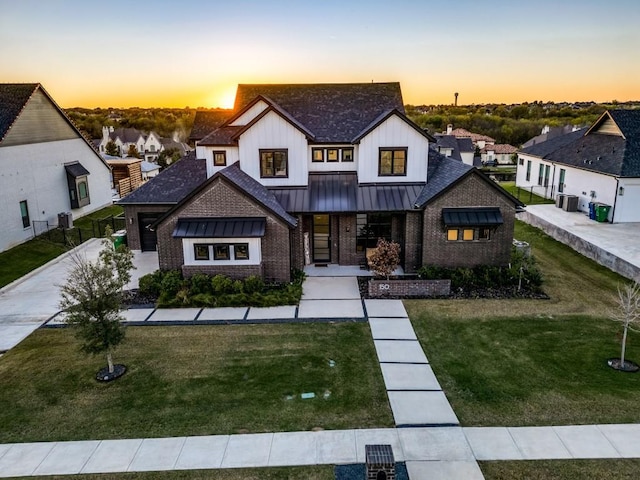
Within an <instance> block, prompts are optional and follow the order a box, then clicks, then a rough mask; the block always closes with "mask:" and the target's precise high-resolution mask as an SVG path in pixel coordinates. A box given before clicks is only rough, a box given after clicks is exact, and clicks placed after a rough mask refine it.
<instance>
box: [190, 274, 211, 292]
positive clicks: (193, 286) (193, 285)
mask: <svg viewBox="0 0 640 480" xmlns="http://www.w3.org/2000/svg"><path fill="white" fill-rule="evenodd" d="M207 293H209V294H210V293H212V289H211V277H209V275H206V274H204V273H196V274H194V275H193V276H192V277H191V278H190V279H189V294H190V295H192V296H193V295H199V294H207Z"/></svg>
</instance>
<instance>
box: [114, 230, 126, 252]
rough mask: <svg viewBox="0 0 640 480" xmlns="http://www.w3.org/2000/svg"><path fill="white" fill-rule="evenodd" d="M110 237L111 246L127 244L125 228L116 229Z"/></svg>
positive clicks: (116, 246)
mask: <svg viewBox="0 0 640 480" xmlns="http://www.w3.org/2000/svg"><path fill="white" fill-rule="evenodd" d="M111 239H112V240H113V246H114V247H115V248H118V247H119V246H120V245H126V244H127V231H126V230H118V231H117V232H115V233H114V234H113V235H111Z"/></svg>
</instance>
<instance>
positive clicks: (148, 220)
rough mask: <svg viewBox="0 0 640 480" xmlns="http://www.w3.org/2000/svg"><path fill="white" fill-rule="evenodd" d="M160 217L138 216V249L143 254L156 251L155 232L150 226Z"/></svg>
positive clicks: (147, 214)
mask: <svg viewBox="0 0 640 480" xmlns="http://www.w3.org/2000/svg"><path fill="white" fill-rule="evenodd" d="M161 215H162V214H161V213H139V214H138V225H139V226H140V249H141V250H142V251H143V252H154V251H156V250H157V249H158V248H157V243H158V240H157V236H156V231H155V230H152V229H151V225H153V223H154V222H155V221H156V220H157V219H158V218H160V216H161Z"/></svg>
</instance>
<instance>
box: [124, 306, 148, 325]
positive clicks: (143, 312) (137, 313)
mask: <svg viewBox="0 0 640 480" xmlns="http://www.w3.org/2000/svg"><path fill="white" fill-rule="evenodd" d="M153 310H154V309H153V308H130V309H128V310H125V311H123V312H122V316H123V317H124V318H125V320H126V321H127V322H144V321H145V320H146V319H147V318H148V317H149V315H151V314H152V313H153Z"/></svg>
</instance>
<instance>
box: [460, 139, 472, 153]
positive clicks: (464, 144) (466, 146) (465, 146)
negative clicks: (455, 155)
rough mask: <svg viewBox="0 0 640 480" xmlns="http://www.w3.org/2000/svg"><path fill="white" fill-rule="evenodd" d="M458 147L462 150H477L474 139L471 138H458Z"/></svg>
mask: <svg viewBox="0 0 640 480" xmlns="http://www.w3.org/2000/svg"><path fill="white" fill-rule="evenodd" d="M458 148H459V149H460V151H461V152H475V151H476V147H474V146H473V141H472V140H471V139H470V138H466V137H465V138H458Z"/></svg>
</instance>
